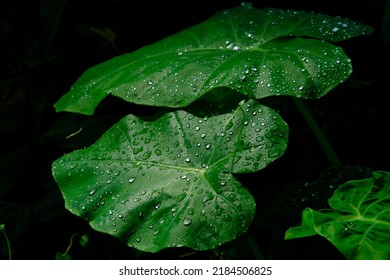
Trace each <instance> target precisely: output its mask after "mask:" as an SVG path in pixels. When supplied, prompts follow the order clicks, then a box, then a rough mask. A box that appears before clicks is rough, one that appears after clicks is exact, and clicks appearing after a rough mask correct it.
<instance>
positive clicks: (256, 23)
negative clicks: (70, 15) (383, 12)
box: [55, 3, 372, 114]
mask: <svg viewBox="0 0 390 280" xmlns="http://www.w3.org/2000/svg"><path fill="white" fill-rule="evenodd" d="M371 32H372V29H371V28H370V27H368V26H366V25H363V24H361V23H359V22H355V21H352V20H349V19H343V18H340V17H331V16H327V15H320V14H314V13H311V12H304V11H292V10H280V9H264V10H258V9H255V8H253V7H252V6H251V5H250V4H248V3H243V4H242V5H241V6H239V7H236V8H234V9H231V10H226V11H222V12H219V13H217V14H216V15H215V16H213V17H211V18H210V19H208V20H206V21H204V22H203V23H200V24H198V25H195V26H193V27H190V28H188V29H186V30H183V31H181V32H179V33H177V34H174V35H172V36H169V37H167V38H165V39H163V40H161V41H158V42H156V43H154V44H152V45H149V46H145V47H143V48H140V49H138V50H136V51H134V52H132V53H129V54H124V55H120V56H117V57H115V58H112V59H110V60H108V61H106V62H103V63H101V64H98V65H95V66H93V67H91V68H89V69H88V70H87V71H86V72H85V73H84V74H83V75H82V76H81V77H80V78H79V79H78V80H77V81H76V82H75V84H74V85H73V87H72V88H71V90H70V91H69V92H68V93H66V94H65V95H64V96H63V97H62V98H60V99H59V100H58V101H57V103H56V104H55V109H56V110H57V111H69V112H78V113H83V114H93V112H94V110H95V108H96V106H97V105H98V104H99V103H100V101H102V100H103V99H104V98H105V97H106V96H107V95H109V94H112V95H114V96H117V97H120V98H122V99H124V100H126V101H128V102H132V103H137V104H144V105H152V106H164V107H171V108H175V107H182V106H186V105H188V104H190V103H191V102H193V101H194V100H196V99H198V98H200V97H201V96H203V95H205V94H206V93H207V92H208V91H209V90H211V89H213V88H217V87H229V88H231V89H234V90H237V91H239V92H241V93H242V94H245V95H248V96H249V97H250V98H254V99H259V98H263V97H266V96H270V95H290V96H296V97H303V98H317V97H320V96H322V95H324V94H326V93H327V92H328V91H329V90H331V89H332V88H334V87H335V86H336V85H337V84H339V83H340V82H343V81H344V80H346V79H347V78H348V77H349V75H350V74H351V72H352V67H351V62H350V59H349V58H348V57H347V56H346V55H345V53H344V52H343V50H342V48H340V47H337V46H334V45H332V44H330V43H328V42H326V41H331V42H336V41H341V40H346V39H349V38H351V37H355V36H359V35H363V34H370V33H371ZM310 37H312V38H310ZM313 38H314V39H313Z"/></svg>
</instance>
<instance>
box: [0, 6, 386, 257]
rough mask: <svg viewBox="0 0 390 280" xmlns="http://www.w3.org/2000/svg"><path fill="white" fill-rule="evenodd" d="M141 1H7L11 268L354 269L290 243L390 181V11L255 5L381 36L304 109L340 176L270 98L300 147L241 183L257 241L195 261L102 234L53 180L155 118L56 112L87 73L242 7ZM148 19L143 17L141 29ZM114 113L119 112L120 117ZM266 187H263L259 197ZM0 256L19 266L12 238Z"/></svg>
mask: <svg viewBox="0 0 390 280" xmlns="http://www.w3.org/2000/svg"><path fill="white" fill-rule="evenodd" d="M141 2H142V3H139V2H137V3H135V2H134V1H123V0H122V1H121V0H116V1H115V0H99V1H76V0H69V1H65V0H55V1H50V0H46V1H44V0H42V1H22V0H17V1H11V0H5V1H2V2H1V4H0V38H1V42H2V44H1V47H0V60H1V61H2V63H1V65H0V71H1V74H2V75H1V79H0V101H1V102H0V116H1V122H0V133H1V139H2V147H1V154H0V157H1V158H0V170H1V177H0V180H1V181H0V224H5V225H6V226H5V227H4V231H5V232H6V233H7V236H8V238H9V240H10V244H11V249H12V257H13V258H14V259H53V258H56V255H57V257H58V256H63V257H64V258H66V256H71V257H72V258H74V259H95V258H96V259H131V258H138V259H147V258H152V259H159V258H161V259H167V258H213V259H215V258H224V259H229V258H241V259H248V258H269V259H300V258H303V259H310V258H313V259H325V258H330V259H340V258H343V256H342V255H341V254H340V253H339V252H338V251H337V250H336V248H334V247H333V246H332V245H331V244H329V243H328V242H327V241H326V240H324V239H322V238H320V237H318V236H313V237H310V238H304V239H295V240H288V241H284V233H285V231H286V229H287V228H289V227H291V226H293V225H297V224H298V223H299V222H300V220H301V212H302V210H303V209H305V208H306V207H312V208H313V209H318V208H323V207H327V199H328V198H329V197H331V195H332V194H333V191H334V189H335V188H336V187H337V186H339V185H340V184H342V183H344V182H346V181H348V180H352V179H359V178H366V177H367V176H371V171H373V170H390V164H389V161H388V158H389V156H390V149H389V146H388V143H389V136H388V134H387V127H388V120H389V111H388V110H387V103H386V102H385V100H387V96H386V94H387V90H386V88H387V83H386V81H387V80H388V78H389V77H388V75H389V74H388V72H386V71H383V70H382V69H386V66H387V65H388V63H389V54H388V41H389V39H388V38H389V33H388V32H389V31H388V30H389V28H388V18H389V16H388V14H385V1H383V0H382V1H381V0H366V1H360V2H358V3H353V5H352V4H349V3H348V4H347V5H343V6H340V5H339V1H333V0H332V1H316V2H314V1H300V2H298V3H297V2H291V1H281V0H280V1H270V0H269V1H267V0H265V1H252V3H253V5H254V6H255V7H257V8H268V7H277V8H283V9H288V8H291V9H304V10H309V11H315V12H318V13H324V14H329V15H333V16H342V17H348V18H351V19H353V20H358V21H361V22H363V23H365V24H368V25H370V26H372V27H374V28H375V31H374V33H373V34H372V35H371V36H370V37H359V38H354V39H352V40H349V41H346V42H341V43H340V44H339V45H340V46H342V47H343V48H344V50H345V51H346V53H347V55H348V56H349V57H350V58H351V60H352V64H353V73H352V75H351V77H350V78H349V79H348V81H346V82H345V83H343V84H341V85H340V86H338V87H337V88H336V89H334V90H333V91H332V92H330V93H329V94H328V95H326V96H325V97H323V98H321V99H319V100H313V101H306V102H305V103H306V105H307V106H308V107H309V108H310V110H311V112H312V114H313V115H314V117H315V119H316V120H317V122H318V123H319V125H320V127H321V129H322V130H323V132H324V133H325V135H326V137H327V138H328V139H329V141H330V142H331V143H332V145H333V147H334V149H335V150H336V152H337V154H338V155H339V157H340V159H341V162H342V166H341V167H340V168H336V169H334V168H330V164H329V162H328V160H327V159H326V157H325V155H324V153H323V151H321V149H320V147H319V145H318V142H317V141H316V139H315V138H314V136H313V134H312V133H311V131H310V130H309V128H308V127H307V125H306V123H305V121H304V120H303V118H302V117H301V115H300V114H299V112H298V111H297V110H296V108H295V106H294V104H293V103H292V102H291V100H290V99H288V98H278V99H272V98H269V99H266V100H265V101H263V102H262V103H263V104H264V103H266V104H267V105H268V106H269V107H271V108H273V109H275V110H277V111H278V112H279V114H280V115H281V116H282V117H283V118H284V119H285V120H286V122H287V123H288V124H289V127H290V137H289V139H290V140H289V146H288V149H287V151H286V153H285V155H284V156H283V157H282V158H280V159H279V160H278V161H276V162H275V163H273V164H272V165H270V166H269V167H267V168H266V169H264V170H262V171H260V172H257V173H253V174H240V175H237V178H238V179H239V180H240V182H242V183H243V184H244V185H245V186H247V187H248V188H249V190H250V191H251V193H252V195H253V196H254V198H255V200H256V202H257V210H256V216H255V220H254V222H253V224H252V225H251V226H250V229H249V231H248V232H247V234H245V235H244V236H242V237H241V238H239V239H237V240H235V241H233V242H231V243H229V244H226V245H224V246H222V247H221V248H218V249H216V250H210V251H204V252H196V251H192V250H188V249H184V248H182V249H172V250H171V249H169V250H165V251H162V252H159V253H157V254H149V253H141V252H139V251H137V250H135V249H131V248H129V247H127V246H126V245H124V244H121V243H120V242H119V241H118V240H116V239H115V238H113V237H110V236H107V235H105V234H101V233H97V232H95V231H94V230H92V229H91V228H90V227H89V225H88V224H86V223H85V222H84V221H83V220H81V219H80V218H77V217H75V216H73V215H72V214H71V213H69V212H67V211H66V210H65V209H64V201H63V198H62V196H61V194H60V192H59V189H58V187H57V185H56V184H55V182H54V180H53V178H52V176H51V163H52V162H53V161H54V160H55V159H57V158H59V157H60V156H62V155H63V154H65V153H68V152H70V151H72V150H74V149H79V148H83V147H86V146H89V145H90V144H92V143H93V142H95V141H96V139H98V138H99V137H100V136H101V135H102V133H103V132H105V131H106V130H107V129H108V128H109V127H111V126H112V125H113V124H114V123H116V122H117V121H119V119H120V118H122V117H123V116H125V115H127V114H128V113H129V112H130V113H134V114H136V115H140V116H150V115H152V114H153V113H154V110H155V109H153V108H149V107H146V106H141V105H134V104H128V103H125V102H121V101H120V100H118V99H116V98H114V97H109V98H107V99H105V100H104V101H103V102H102V103H101V104H100V105H99V106H98V107H97V109H96V111H95V114H94V116H93V117H90V116H81V115H75V114H67V113H59V114H58V113H55V111H54V108H53V104H54V103H55V101H57V100H58V98H59V97H60V96H61V95H63V94H64V93H65V92H67V91H68V90H69V87H70V86H71V85H72V84H73V82H74V81H75V80H76V79H77V78H78V77H79V76H80V75H81V73H83V72H84V71H85V69H87V68H89V67H90V66H92V65H94V64H96V63H99V62H102V61H105V60H107V59H109V58H111V57H114V56H116V55H118V54H122V53H128V52H131V51H133V50H136V49H138V48H140V47H142V46H145V45H148V44H151V43H154V42H155V41H157V40H159V39H162V38H164V37H166V36H168V35H171V34H173V33H175V32H177V31H180V30H182V29H184V28H186V27H189V26H192V25H194V24H197V23H199V22H201V21H203V20H205V19H207V18H209V17H210V16H212V15H214V14H215V12H216V11H219V10H222V9H228V8H232V7H235V6H237V5H239V4H240V3H241V1H213V2H210V1H209V2H208V3H207V4H206V3H202V2H198V1H194V2H190V3H188V4H187V3H186V5H177V4H175V3H173V2H172V3H169V2H168V3H167V2H158V3H150V2H149V1H141ZM348 5H351V6H348ZM91 7H93V9H92V8H91ZM387 7H388V5H387ZM386 11H388V8H387V9H386ZM134 15H138V16H137V17H136V16H134ZM139 15H142V18H143V20H142V21H141V22H140V21H139ZM145 22H148V24H145ZM382 24H384V25H383V28H382ZM113 107H114V108H115V110H111V108H113ZM81 127H82V130H81V131H80V132H79V133H77V134H74V133H76V132H78V131H79V130H80V128H81ZM73 134H74V135H73ZM69 136H72V137H69ZM258 182H262V184H264V186H263V187H262V188H256V186H257V185H258ZM275 221H277V222H275ZM76 241H77V242H76ZM71 242H72V246H70V247H69V245H70V243H71ZM68 249H69V250H68ZM257 249H258V250H257ZM0 253H1V258H4V259H5V258H8V250H7V246H6V242H5V239H4V238H3V236H2V235H0Z"/></svg>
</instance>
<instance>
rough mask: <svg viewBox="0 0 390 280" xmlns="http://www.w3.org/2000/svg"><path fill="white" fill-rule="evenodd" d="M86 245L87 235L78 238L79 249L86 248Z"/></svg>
mask: <svg viewBox="0 0 390 280" xmlns="http://www.w3.org/2000/svg"><path fill="white" fill-rule="evenodd" d="M88 243H89V237H88V235H86V234H83V235H82V236H80V245H81V247H83V248H86V247H87V246H88Z"/></svg>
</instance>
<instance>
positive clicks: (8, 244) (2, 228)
mask: <svg viewBox="0 0 390 280" xmlns="http://www.w3.org/2000/svg"><path fill="white" fill-rule="evenodd" d="M0 231H1V232H2V233H3V235H4V238H5V242H6V244H7V248H8V259H10V260H11V259H12V253H11V244H10V242H9V239H8V236H7V234H6V233H5V224H1V225H0Z"/></svg>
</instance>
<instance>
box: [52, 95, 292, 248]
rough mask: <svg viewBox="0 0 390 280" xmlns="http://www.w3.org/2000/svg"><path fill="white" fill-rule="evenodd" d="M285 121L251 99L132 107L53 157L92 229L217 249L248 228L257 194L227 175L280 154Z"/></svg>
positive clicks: (131, 241)
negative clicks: (211, 111) (197, 108)
mask: <svg viewBox="0 0 390 280" xmlns="http://www.w3.org/2000/svg"><path fill="white" fill-rule="evenodd" d="M287 138H288V127H287V124H286V123H285V122H284V121H283V119H281V117H280V116H279V114H278V113H276V112H275V111H273V110H272V109H270V108H267V107H265V106H262V105H260V104H259V103H257V102H256V101H253V100H250V101H248V102H246V103H244V104H240V106H239V107H238V108H236V110H234V111H230V112H226V113H223V114H218V115H214V116H209V117H207V116H206V117H205V116H196V115H194V114H190V113H188V112H185V111H175V112H171V113H166V114H164V115H162V116H161V117H159V118H157V119H156V120H154V121H145V120H142V119H139V118H138V117H136V116H133V115H128V116H126V117H124V118H123V119H122V120H121V121H119V123H117V124H116V125H114V126H113V127H112V128H111V129H109V130H108V131H107V132H106V133H105V134H104V135H103V136H102V137H101V138H100V139H99V140H98V141H97V142H96V143H95V144H93V145H92V146H90V147H88V148H86V149H82V150H77V151H74V152H71V153H69V154H66V155H64V156H63V157H61V158H60V159H58V160H56V161H55V162H54V163H53V176H54V178H55V180H56V181H57V183H58V185H59V187H60V189H61V191H62V194H63V197H64V198H65V205H66V208H67V209H68V210H69V211H71V212H72V213H74V214H76V215H78V216H80V217H82V218H84V219H86V220H88V221H89V222H90V224H91V226H92V227H93V228H94V229H95V230H98V231H101V232H105V233H108V234H111V235H113V236H115V237H118V238H120V239H121V240H122V241H124V242H125V243H127V244H128V245H129V246H131V247H135V248H138V249H140V250H144V251H149V252H156V251H159V250H161V249H164V248H167V247H180V246H186V247H191V248H193V249H196V250H205V249H211V248H215V247H216V246H218V245H220V244H223V243H225V242H228V241H230V240H233V239H235V238H236V237H237V236H239V235H240V234H242V233H244V232H245V231H246V230H247V228H248V226H249V224H250V223H251V222H252V219H253V215H254V212H255V202H254V200H253V197H252V196H251V194H250V193H249V192H248V191H247V190H246V189H245V187H243V186H242V185H241V184H240V183H239V182H238V181H237V180H236V179H235V177H234V176H233V173H244V172H254V171H257V170H260V169H262V168H264V167H265V166H267V165H268V164H269V163H271V162H272V161H274V160H275V159H277V158H278V157H280V156H281V155H282V154H283V153H284V151H285V149H286V146H287Z"/></svg>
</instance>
